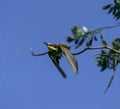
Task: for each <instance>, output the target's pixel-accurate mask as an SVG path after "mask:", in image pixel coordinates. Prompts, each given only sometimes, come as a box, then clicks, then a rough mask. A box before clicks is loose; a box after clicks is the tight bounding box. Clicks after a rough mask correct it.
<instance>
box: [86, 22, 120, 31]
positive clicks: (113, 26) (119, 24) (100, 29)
mask: <svg viewBox="0 0 120 109" xmlns="http://www.w3.org/2000/svg"><path fill="white" fill-rule="evenodd" d="M118 26H120V23H118V24H116V25H112V26H106V27H101V28H97V29H95V30H92V31H89V32H88V33H93V32H94V33H96V32H100V31H102V30H104V29H110V28H115V27H118Z"/></svg>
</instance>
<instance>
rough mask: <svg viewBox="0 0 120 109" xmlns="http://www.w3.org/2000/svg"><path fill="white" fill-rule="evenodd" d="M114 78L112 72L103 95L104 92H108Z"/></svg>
mask: <svg viewBox="0 0 120 109" xmlns="http://www.w3.org/2000/svg"><path fill="white" fill-rule="evenodd" d="M114 77H115V71H113V74H112V76H111V78H110V80H109V83H108V85H107V87H106V89H105V91H104V93H106V92H107V91H108V89H109V88H110V86H111V84H112V82H113V79H114Z"/></svg>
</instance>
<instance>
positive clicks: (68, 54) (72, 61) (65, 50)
mask: <svg viewBox="0 0 120 109" xmlns="http://www.w3.org/2000/svg"><path fill="white" fill-rule="evenodd" d="M59 46H60V49H61V50H62V51H63V53H64V55H65V56H66V58H67V60H68V62H69V63H70V65H71V67H72V69H73V71H74V73H75V74H77V73H78V63H77V60H76V59H75V57H74V56H73V55H72V53H71V52H70V50H69V47H68V46H67V45H65V44H60V45H59Z"/></svg>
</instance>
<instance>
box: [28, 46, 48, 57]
mask: <svg viewBox="0 0 120 109" xmlns="http://www.w3.org/2000/svg"><path fill="white" fill-rule="evenodd" d="M30 53H31V54H32V55H33V56H42V55H46V54H48V51H47V52H44V53H41V54H35V53H34V52H33V50H32V48H31V49H30Z"/></svg>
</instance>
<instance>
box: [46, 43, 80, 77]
mask: <svg viewBox="0 0 120 109" xmlns="http://www.w3.org/2000/svg"><path fill="white" fill-rule="evenodd" d="M44 44H45V45H47V47H48V50H49V51H48V55H49V57H50V59H51V60H52V61H53V63H54V64H55V66H56V67H57V69H58V70H59V72H60V73H61V75H62V76H63V77H64V78H66V77H67V75H66V74H65V72H64V71H63V70H62V68H61V67H60V65H59V60H60V59H61V57H62V55H63V54H64V55H65V56H66V58H67V60H68V62H69V63H70V65H71V67H72V69H73V71H74V72H75V73H78V64H77V61H76V59H75V58H74V56H73V55H72V53H71V52H70V51H69V50H70V47H69V46H67V45H66V44H62V43H60V44H50V43H46V42H44Z"/></svg>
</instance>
